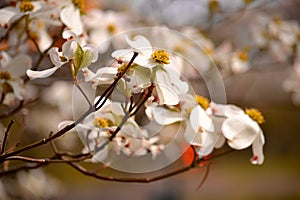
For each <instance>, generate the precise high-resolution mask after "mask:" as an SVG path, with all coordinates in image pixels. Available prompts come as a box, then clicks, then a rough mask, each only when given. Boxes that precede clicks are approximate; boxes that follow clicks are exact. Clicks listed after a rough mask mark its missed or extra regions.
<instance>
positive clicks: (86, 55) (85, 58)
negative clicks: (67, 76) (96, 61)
mask: <svg viewBox="0 0 300 200" xmlns="http://www.w3.org/2000/svg"><path fill="white" fill-rule="evenodd" d="M93 58H94V55H93V53H92V52H91V51H89V50H86V51H83V49H82V47H81V46H80V45H79V44H78V45H77V49H76V51H75V74H74V76H77V74H78V72H79V71H80V70H81V69H83V68H85V67H87V66H88V65H90V64H91V62H92V60H93Z"/></svg>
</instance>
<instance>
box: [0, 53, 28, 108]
mask: <svg viewBox="0 0 300 200" xmlns="http://www.w3.org/2000/svg"><path fill="white" fill-rule="evenodd" d="M30 67H31V59H30V57H28V56H27V55H25V54H19V55H17V56H15V57H14V58H11V57H10V56H9V55H8V54H7V53H6V52H4V51H2V52H0V86H1V93H2V94H1V98H2V97H3V96H2V95H4V97H5V96H6V95H7V94H9V93H13V94H14V97H16V98H17V99H19V100H22V99H23V98H24V95H25V86H24V83H23V79H22V76H24V74H25V70H26V69H29V68H30ZM4 102H5V103H6V104H8V105H12V104H13V102H11V101H9V102H7V101H5V99H4Z"/></svg>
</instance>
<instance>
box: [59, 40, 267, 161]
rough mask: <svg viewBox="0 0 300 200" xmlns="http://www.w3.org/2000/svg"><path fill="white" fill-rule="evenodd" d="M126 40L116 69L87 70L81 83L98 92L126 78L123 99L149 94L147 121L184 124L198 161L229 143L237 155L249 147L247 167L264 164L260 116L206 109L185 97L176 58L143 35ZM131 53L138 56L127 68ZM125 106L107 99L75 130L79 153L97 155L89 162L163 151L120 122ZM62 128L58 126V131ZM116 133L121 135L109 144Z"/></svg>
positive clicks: (131, 122) (132, 124)
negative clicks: (79, 141) (81, 147)
mask: <svg viewBox="0 0 300 200" xmlns="http://www.w3.org/2000/svg"><path fill="white" fill-rule="evenodd" d="M125 39H126V41H127V43H128V45H129V46H130V47H131V48H130V49H121V50H116V51H114V52H113V53H112V57H113V58H114V59H115V60H116V63H117V64H115V65H113V66H110V67H103V68H100V69H98V70H97V71H96V72H93V71H92V70H90V69H89V68H88V67H87V68H85V69H84V76H85V81H87V82H90V83H91V85H93V86H94V87H97V86H99V85H103V84H107V83H112V82H113V81H114V80H115V79H116V78H117V77H118V76H119V75H120V74H122V73H124V75H123V77H122V79H120V84H119V85H118V88H117V89H118V90H120V91H121V92H122V94H125V96H126V98H125V99H131V97H133V95H135V94H139V93H143V92H145V91H149V90H150V88H151V96H150V97H149V98H148V97H147V99H145V100H146V101H145V107H146V109H145V114H146V116H147V118H148V119H149V120H154V121H155V122H156V123H158V124H160V125H163V126H165V125H171V124H174V123H177V122H182V125H183V126H184V128H185V133H184V136H185V139H186V142H187V143H188V144H190V145H193V146H195V147H196V153H197V154H198V156H199V157H204V156H207V155H209V154H211V153H212V152H213V149H214V148H215V147H216V148H220V147H222V146H223V144H224V142H225V141H226V140H227V143H228V145H229V146H230V147H231V148H233V149H235V150H240V149H245V148H247V147H249V146H251V145H252V149H253V157H252V159H251V162H252V163H253V164H262V163H263V161H264V155H263V145H264V135H263V133H262V130H261V128H260V126H259V124H261V123H263V122H264V118H263V116H262V114H261V113H260V112H259V111H258V110H256V109H247V110H246V111H243V110H242V109H241V108H238V107H236V106H234V105H221V104H216V103H214V102H211V103H209V101H208V100H207V99H206V98H204V97H201V96H197V95H196V96H195V97H193V96H192V95H190V94H189V93H188V92H189V85H188V83H187V82H186V81H185V80H182V77H181V76H180V74H179V73H178V72H177V71H178V69H180V68H182V66H180V64H181V62H176V57H177V56H176V55H173V54H171V53H170V52H167V51H166V50H164V49H155V48H153V47H152V45H151V44H150V42H149V41H148V40H147V39H146V38H145V37H144V36H142V35H136V36H135V37H134V38H133V39H130V38H128V36H126V37H125ZM135 53H138V55H137V57H136V58H135V59H134V60H133V62H132V63H130V62H131V61H132V58H133V56H134V54H135ZM129 63H130V64H131V65H130V66H128V65H129ZM99 98H101V97H97V98H96V100H95V102H97V101H99ZM141 98H143V97H141ZM130 103H131V104H133V102H130ZM128 104H129V102H113V101H110V100H109V99H107V101H106V102H105V103H104V104H103V106H102V107H101V108H100V109H99V110H97V111H96V112H94V113H92V114H91V115H89V116H88V117H87V118H86V119H85V120H84V121H83V122H82V123H80V124H79V125H78V128H77V131H78V132H80V133H81V135H82V138H84V139H83V140H84V141H85V143H86V147H85V149H84V150H83V151H84V152H87V151H89V152H94V153H95V154H94V157H93V159H92V161H94V162H97V161H103V160H107V157H108V156H109V155H111V152H115V153H116V154H120V152H122V153H124V154H125V155H128V156H143V155H146V154H147V153H148V152H151V153H152V155H153V158H155V157H156V156H157V154H158V153H159V152H161V151H162V150H163V149H164V144H163V143H162V142H160V140H159V136H155V137H149V134H148V133H147V131H146V130H145V129H142V128H140V127H139V125H138V123H137V122H136V121H135V118H134V116H130V117H128V119H127V121H126V122H125V123H124V122H123V119H124V118H125V117H126V115H128V114H129V115H130V114H131V113H132V112H133V111H132V110H129V108H128ZM134 106H137V105H134ZM129 107H130V106H129ZM65 124H66V123H62V124H61V125H60V127H61V128H62V127H64V125H65ZM118 128H120V130H119V131H120V132H118V134H117V135H115V136H114V137H113V138H112V135H113V134H114V132H115V131H116V130H117V129H118ZM174 134H175V133H174ZM111 139H112V141H110V140H111Z"/></svg>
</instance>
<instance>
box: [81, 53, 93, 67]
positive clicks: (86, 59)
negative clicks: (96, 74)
mask: <svg viewBox="0 0 300 200" xmlns="http://www.w3.org/2000/svg"><path fill="white" fill-rule="evenodd" d="M93 58H94V54H93V53H92V52H91V51H89V50H86V51H85V52H84V53H83V58H82V62H81V65H80V67H79V69H78V71H79V70H81V69H83V68H85V67H87V66H89V65H90V64H91V62H92V60H93Z"/></svg>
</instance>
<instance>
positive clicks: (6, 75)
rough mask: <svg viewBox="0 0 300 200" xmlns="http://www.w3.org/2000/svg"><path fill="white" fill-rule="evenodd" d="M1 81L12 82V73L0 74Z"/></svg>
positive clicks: (4, 72)
mask: <svg viewBox="0 0 300 200" xmlns="http://www.w3.org/2000/svg"><path fill="white" fill-rule="evenodd" d="M0 79H2V80H11V79H12V78H11V75H10V73H8V71H3V72H0Z"/></svg>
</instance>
